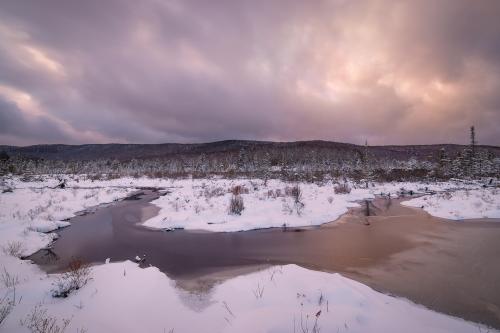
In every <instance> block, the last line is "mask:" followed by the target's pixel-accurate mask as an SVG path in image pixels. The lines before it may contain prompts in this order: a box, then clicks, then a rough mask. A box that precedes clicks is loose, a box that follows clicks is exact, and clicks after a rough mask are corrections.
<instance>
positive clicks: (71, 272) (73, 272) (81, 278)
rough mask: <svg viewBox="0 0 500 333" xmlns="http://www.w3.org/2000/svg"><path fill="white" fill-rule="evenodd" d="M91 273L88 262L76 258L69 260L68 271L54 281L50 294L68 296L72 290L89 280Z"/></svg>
mask: <svg viewBox="0 0 500 333" xmlns="http://www.w3.org/2000/svg"><path fill="white" fill-rule="evenodd" d="M91 273H92V270H91V268H90V266H89V265H88V264H86V263H84V262H83V261H81V260H78V259H75V260H73V261H71V262H70V264H69V267H68V271H67V272H66V273H64V274H63V275H62V276H61V277H60V278H59V279H58V280H57V281H56V282H55V283H54V289H53V290H52V296H53V297H68V295H69V294H70V293H71V292H72V291H75V290H78V289H80V288H81V287H83V286H84V285H86V284H87V282H89V281H90V279H91Z"/></svg>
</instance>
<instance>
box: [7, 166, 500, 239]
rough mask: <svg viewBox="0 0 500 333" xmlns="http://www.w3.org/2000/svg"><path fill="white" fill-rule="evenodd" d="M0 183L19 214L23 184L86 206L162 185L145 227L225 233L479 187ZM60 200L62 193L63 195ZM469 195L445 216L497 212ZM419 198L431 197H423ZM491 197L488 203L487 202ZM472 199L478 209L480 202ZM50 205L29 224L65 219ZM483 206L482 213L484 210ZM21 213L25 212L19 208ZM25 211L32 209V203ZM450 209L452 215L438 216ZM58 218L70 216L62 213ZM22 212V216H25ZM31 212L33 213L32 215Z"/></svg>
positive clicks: (211, 181) (46, 179)
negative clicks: (234, 203) (233, 205)
mask: <svg viewBox="0 0 500 333" xmlns="http://www.w3.org/2000/svg"><path fill="white" fill-rule="evenodd" d="M62 179H64V180H65V182H66V185H67V187H68V188H67V189H64V190H60V192H58V190H54V189H50V188H47V187H46V186H50V187H54V186H55V185H57V184H58V183H59V182H60V181H61V180H62ZM297 185H298V187H299V188H300V192H301V193H300V196H299V197H298V198H295V197H294V196H293V195H291V193H292V192H293V187H295V186H297ZM2 186H3V187H4V188H15V189H16V190H15V191H14V193H10V194H9V193H4V194H1V195H0V205H1V206H3V207H2V208H3V211H4V212H7V213H4V215H12V214H17V213H16V210H17V209H18V208H17V206H16V204H15V203H16V202H18V201H19V197H18V196H19V195H24V194H23V191H26V193H27V195H28V200H30V199H29V197H30V196H32V197H33V196H36V194H37V193H38V192H39V193H40V195H41V197H42V198H43V197H45V198H48V197H50V196H51V195H55V196H56V198H55V199H54V200H59V199H58V198H57V196H58V195H59V194H58V193H68V191H69V193H71V191H73V192H75V193H77V194H75V195H74V197H75V198H74V200H72V202H85V205H86V206H92V205H95V204H98V203H100V202H105V201H111V200H113V199H115V198H116V197H113V193H116V194H117V197H122V196H124V195H126V194H128V193H130V191H131V189H132V188H137V187H156V188H163V189H166V190H168V192H169V193H168V194H167V195H165V196H162V197H160V198H159V199H157V200H155V201H153V202H152V203H153V204H155V205H157V206H158V207H159V208H160V212H159V214H158V215H157V216H155V217H153V218H151V219H149V220H148V221H146V222H145V223H144V225H145V226H147V227H150V228H157V229H173V228H184V229H200V230H207V231H224V232H231V231H243V230H251V229H259V228H270V227H281V226H283V225H284V224H286V226H288V227H299V226H314V225H320V224H323V223H327V222H331V221H334V220H336V219H337V218H339V216H341V215H342V214H344V213H346V212H347V210H348V209H349V207H354V206H357V203H356V202H357V201H359V200H363V199H371V198H373V197H374V196H375V195H380V194H385V195H387V194H390V195H391V196H392V197H396V196H398V195H399V194H400V193H401V192H405V193H414V194H417V193H419V194H423V193H426V192H430V191H433V192H438V193H439V192H442V191H455V190H458V189H463V190H464V191H465V190H467V191H469V190H470V191H469V192H470V193H476V192H474V191H476V190H479V189H481V184H479V183H477V182H464V181H449V182H440V183H438V182H429V183H426V182H418V183H407V182H394V183H370V186H369V187H368V188H365V187H366V186H365V184H361V185H356V184H354V183H350V182H349V183H348V186H349V187H350V189H351V191H350V192H349V193H343V194H341V193H336V192H335V187H336V186H338V183H337V182H336V181H334V180H329V181H324V182H320V183H291V182H284V181H281V180H268V181H267V182H265V181H263V180H261V179H223V178H218V177H212V178H207V179H190V178H188V179H151V178H145V177H143V178H117V179H109V180H93V179H92V178H88V177H85V176H84V175H81V176H68V175H59V176H58V177H57V178H56V177H50V176H46V175H44V176H37V177H33V180H29V181H26V180H24V181H21V180H20V179H19V178H17V177H10V178H4V179H3V185H2ZM44 186H45V188H44V189H43V188H42V187H44ZM237 186H239V187H241V191H240V192H241V193H240V194H239V197H240V198H241V200H242V202H243V206H244V209H243V211H241V213H240V214H229V205H230V202H231V198H232V197H233V194H232V193H231V192H232V189H233V188H235V187H237ZM29 191H32V192H34V193H31V192H29ZM481 191H482V190H481ZM52 193H53V194H52ZM78 193H80V194H78ZM106 193H109V194H110V195H111V197H109V198H105V197H102V198H100V197H99V196H103V195H104V196H105V194H106ZM457 193H461V192H460V191H459V192H457ZM464 193H467V192H464ZM9 195H11V197H12V198H13V199H12V200H11V201H10V202H5V203H4V202H3V198H4V196H5V197H6V198H7V197H8V196H9ZM452 195H453V194H452ZM94 198H95V200H94ZM425 198H427V197H424V198H420V199H415V200H412V201H409V202H407V204H408V205H412V206H417V207H421V206H422V205H424V208H426V204H429V208H430V204H431V203H432V206H434V207H437V206H440V205H441V202H444V200H442V199H446V198H445V197H442V196H441V195H439V194H438V195H433V196H429V197H428V198H429V199H425ZM60 199H61V200H64V198H60ZM297 199H298V200H297ZM469 199H474V200H471V201H470V202H467V203H466V204H464V205H460V207H458V208H459V209H460V210H461V211H462V213H457V214H455V213H454V215H453V216H451V218H461V216H463V217H472V216H474V217H483V216H488V217H494V216H495V215H494V214H493V215H492V213H491V212H494V211H495V210H496V211H498V209H497V208H495V207H493V206H495V205H496V207H498V202H499V199H498V194H497V193H496V192H495V193H493V192H492V193H491V194H489V195H487V196H482V195H481V196H478V197H477V198H472V197H466V198H464V199H463V200H462V201H467V200H469ZM37 200H38V199H37ZM47 200H48V199H47ZM422 200H424V201H425V200H429V201H428V202H423V201H422ZM491 200H492V201H493V204H492V203H491V202H490V201H491ZM297 201H298V202H297ZM434 201H435V203H434ZM19 202H20V201H19ZM422 202H423V203H422ZM49 204H50V201H47V203H46V204H44V205H45V206H47V205H49ZM44 205H40V206H44ZM49 206H50V205H49ZM478 206H480V208H481V209H478ZM76 208H80V207H75V209H76ZM83 208H84V207H83ZM58 209H59V208H58ZM68 209H69V210H65V212H67V213H70V211H71V209H72V208H71V207H69V208H68ZM445 209H448V208H445ZM54 210H55V209H52V211H53V212H49V213H46V214H45V216H43V214H41V215H42V220H44V221H40V222H36V221H35V222H30V223H31V224H32V225H33V224H34V225H36V226H35V230H40V231H48V230H51V229H55V228H57V227H59V226H61V225H62V224H64V222H62V223H61V222H57V221H58V220H60V218H59V216H58V215H61V214H58V212H57V211H54ZM441 210H442V209H441ZM478 211H481V215H478V213H477V212H478ZM429 212H430V213H431V214H432V211H431V210H429ZM485 213H486V215H484V214H485ZM21 214H23V213H22V212H21ZM30 214H32V215H33V210H31V212H30ZM467 214H474V215H467ZM63 215H64V214H63ZM438 216H443V215H438ZM449 216H450V214H448V215H445V216H443V217H449ZM64 217H69V216H66V215H64ZM1 218H2V217H1V216H0V221H1ZM23 219H24V220H26V218H23ZM29 219H30V220H34V218H32V216H30V217H29Z"/></svg>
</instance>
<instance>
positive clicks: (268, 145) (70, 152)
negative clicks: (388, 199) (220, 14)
mask: <svg viewBox="0 0 500 333" xmlns="http://www.w3.org/2000/svg"><path fill="white" fill-rule="evenodd" d="M466 147H467V146H464V145H452V144H435V145H406V146H369V147H368V148H367V151H368V152H369V154H370V155H371V156H373V157H375V158H378V159H393V160H409V159H410V158H415V159H417V160H420V161H422V160H427V161H436V159H437V158H438V157H439V154H440V151H441V150H442V149H444V151H445V152H446V153H447V154H448V155H450V156H453V155H456V154H457V153H458V152H459V151H462V150H463V149H464V148H466ZM477 148H478V151H483V150H487V151H489V152H491V153H493V154H494V155H495V156H496V157H500V147H498V146H484V145H482V146H478V147H477ZM364 149H365V147H364V146H359V145H354V144H349V143H340V142H331V141H297V142H270V141H244V140H226V141H217V142H210V143H197V144H178V143H162V144H85V145H63V144H52V145H34V146H25V147H17V146H0V151H5V152H6V153H7V154H8V155H9V156H22V157H25V158H36V159H46V160H62V161H90V160H101V159H116V160H131V159H138V160H144V159H157V158H172V157H175V156H182V155H185V156H192V155H201V154H205V155H211V154H216V155H223V154H226V153H229V154H234V153H236V152H239V151H242V150H243V151H254V152H266V151H269V152H271V151H272V152H276V151H285V152H286V151H289V152H296V153H300V152H314V151H317V152H318V153H324V152H329V153H334V154H335V155H336V156H338V157H348V156H349V155H350V156H353V155H356V154H360V153H361V152H363V151H364Z"/></svg>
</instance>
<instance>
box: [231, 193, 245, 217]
mask: <svg viewBox="0 0 500 333" xmlns="http://www.w3.org/2000/svg"><path fill="white" fill-rule="evenodd" d="M244 209H245V205H244V203H243V197H242V196H241V195H239V194H238V195H234V194H233V196H232V197H231V201H230V202H229V215H241V213H242V212H243V210H244Z"/></svg>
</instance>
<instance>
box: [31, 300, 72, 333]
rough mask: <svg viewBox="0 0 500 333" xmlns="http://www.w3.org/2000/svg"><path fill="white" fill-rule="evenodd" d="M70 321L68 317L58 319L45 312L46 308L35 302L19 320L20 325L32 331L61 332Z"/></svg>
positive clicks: (43, 332) (37, 332) (39, 332)
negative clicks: (28, 312)
mask: <svg viewBox="0 0 500 333" xmlns="http://www.w3.org/2000/svg"><path fill="white" fill-rule="evenodd" d="M69 323H70V319H62V320H61V322H59V319H57V318H56V317H52V316H50V315H49V314H48V313H47V309H44V308H42V305H41V304H37V305H36V306H35V307H34V308H33V310H32V311H31V313H30V314H29V315H27V316H26V318H24V319H22V320H21V325H22V326H26V327H27V328H28V329H29V330H30V331H31V332H33V333H63V332H64V331H65V330H66V328H67V327H68V325H69Z"/></svg>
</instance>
